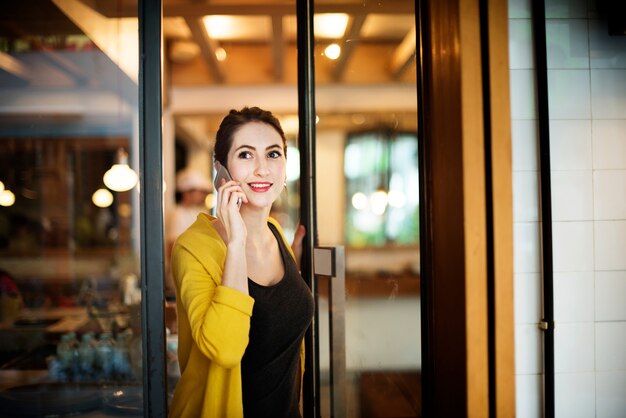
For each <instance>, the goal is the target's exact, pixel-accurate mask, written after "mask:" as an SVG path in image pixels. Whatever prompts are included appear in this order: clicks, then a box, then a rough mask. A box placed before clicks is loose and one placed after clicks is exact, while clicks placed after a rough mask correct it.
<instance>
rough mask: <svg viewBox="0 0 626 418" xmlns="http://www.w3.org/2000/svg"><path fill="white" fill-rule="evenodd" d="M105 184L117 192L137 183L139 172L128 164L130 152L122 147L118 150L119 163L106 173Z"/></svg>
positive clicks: (128, 188)
mask: <svg viewBox="0 0 626 418" xmlns="http://www.w3.org/2000/svg"><path fill="white" fill-rule="evenodd" d="M102 180H103V181H104V184H105V185H106V186H107V187H108V188H109V189H111V190H113V191H116V192H125V191H127V190H130V189H132V188H133V187H135V185H136V184H137V180H138V177H137V173H135V170H133V169H132V168H130V167H129V166H128V154H127V153H126V152H125V151H124V150H123V149H122V148H119V149H118V150H117V164H113V166H111V168H110V169H109V170H108V171H107V172H106V173H104V177H103V178H102Z"/></svg>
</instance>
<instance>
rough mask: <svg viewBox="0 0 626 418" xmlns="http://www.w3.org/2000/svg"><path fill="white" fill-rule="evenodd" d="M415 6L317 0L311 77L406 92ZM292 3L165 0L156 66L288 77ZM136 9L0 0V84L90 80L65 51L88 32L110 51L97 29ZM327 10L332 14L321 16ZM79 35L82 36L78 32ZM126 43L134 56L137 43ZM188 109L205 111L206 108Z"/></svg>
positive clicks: (277, 82)
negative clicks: (40, 58)
mask: <svg viewBox="0 0 626 418" xmlns="http://www.w3.org/2000/svg"><path fill="white" fill-rule="evenodd" d="M414 7H415V2H414V1H412V0H385V1H382V0H378V1H368V0H342V1H329V0H318V1H316V2H315V25H314V27H315V47H314V62H315V82H316V85H317V86H338V87H340V86H355V87H364V88H366V87H368V86H376V87H377V88H381V86H382V87H384V86H390V87H394V88H397V87H398V86H405V85H406V86H409V87H410V88H411V89H413V91H414V90H415V80H416V71H415V17H414ZM295 8H296V0H290V1H285V0H273V1H259V0H164V3H163V16H164V20H163V35H164V47H165V48H164V56H165V60H164V68H165V82H166V85H167V86H169V89H168V91H171V90H175V89H179V88H180V89H188V88H204V89H210V88H221V89H224V88H246V87H251V86H253V87H255V88H258V87H266V88H268V89H272V88H284V87H290V86H296V85H297V63H296V60H297V50H296V10H295ZM77 11H78V12H77ZM81 13H82V14H81ZM84 13H89V16H91V15H93V16H97V22H101V23H100V24H92V23H89V25H87V27H85V18H84V17H83V16H86V15H85V14H84ZM136 18H137V1H136V0H21V1H19V2H11V3H10V5H5V6H3V13H2V16H0V87H2V86H3V85H15V84H16V83H17V85H29V84H30V85H33V83H34V84H36V85H37V86H38V87H46V83H51V84H52V85H55V83H56V85H59V84H63V83H65V84H72V83H74V84H78V85H80V84H81V83H82V84H87V85H88V84H90V83H93V82H95V81H94V80H90V77H97V76H98V74H97V71H96V72H95V73H87V74H85V73H84V72H81V71H80V70H79V69H77V68H76V63H73V62H71V61H70V60H68V59H67V55H64V54H63V52H64V51H67V50H71V49H76V48H83V49H85V48H86V47H87V46H86V45H85V42H87V43H89V42H90V41H93V44H94V45H91V47H95V48H97V49H100V50H103V51H104V52H105V53H107V54H108V55H109V56H110V57H112V54H115V52H111V53H109V52H108V51H107V46H106V45H104V44H101V43H99V42H98V41H97V39H96V38H97V37H98V36H103V34H105V35H106V33H110V31H112V30H113V31H115V30H117V32H120V33H121V32H122V31H121V30H120V28H124V27H125V26H124V25H130V27H131V28H132V27H133V26H132V25H133V24H134V25H136ZM329 18H330V23H327V22H326V23H325V22H324V21H323V19H329ZM99 26H102V27H101V28H100V27H99ZM135 27H136V26H135ZM105 29H108V30H109V32H106V31H105ZM324 30H326V31H327V32H331V33H324ZM88 32H91V33H89V37H88V39H87V38H86V37H84V35H83V34H84V33H88ZM332 32H334V33H332ZM130 33H131V34H132V33H133V32H132V30H131V32H130ZM134 33H136V32H134ZM98 34H99V35H98ZM105 35H104V36H105ZM80 36H83V38H85V39H86V41H85V40H84V39H83V40H80ZM109 37H110V36H109ZM135 42H136V40H135ZM331 43H336V44H337V45H339V47H340V48H341V55H340V56H339V57H338V58H337V59H334V60H333V59H330V58H329V56H328V54H327V53H326V52H325V51H324V50H325V48H326V47H327V46H328V45H329V44H331ZM117 44H118V45H113V46H112V47H114V48H113V49H115V48H116V50H117V51H118V54H123V53H124V52H128V51H132V50H133V45H134V44H133V42H131V41H128V42H126V41H125V40H123V38H121V37H120V38H118V40H117ZM134 47H135V48H137V47H136V45H135V46H134ZM29 51H43V52H44V55H45V61H46V68H48V71H47V72H46V73H45V77H33V76H32V72H33V71H34V70H33V68H35V67H36V64H35V63H33V62H25V61H20V59H19V58H17V55H16V53H17V52H29ZM132 52H133V53H134V54H135V56H137V54H138V52H135V51H132ZM120 56H121V55H118V57H117V58H116V59H114V58H113V57H112V58H111V60H112V61H113V62H132V63H134V62H135V61H136V60H122V59H119V57H120ZM120 67H121V65H120ZM136 71H137V70H136V68H132V67H131V68H130V69H129V70H128V71H127V72H129V73H132V72H135V74H136ZM131 78H132V77H131ZM61 79H62V80H64V81H63V82H61V81H59V80H61ZM222 91H223V90H222ZM267 91H271V90H267ZM187 113H188V114H189V115H200V114H206V116H207V117H209V116H210V115H209V114H208V113H210V112H208V111H206V110H198V111H197V112H194V111H188V112H187ZM182 116H184V115H182ZM334 116H335V117H337V115H334ZM353 116H354V115H347V117H349V118H350V120H354V117H353Z"/></svg>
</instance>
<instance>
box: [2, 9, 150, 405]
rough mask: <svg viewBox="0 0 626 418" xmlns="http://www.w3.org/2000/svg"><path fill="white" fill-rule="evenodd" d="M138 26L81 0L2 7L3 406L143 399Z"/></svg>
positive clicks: (137, 402)
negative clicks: (80, 0)
mask: <svg viewBox="0 0 626 418" xmlns="http://www.w3.org/2000/svg"><path fill="white" fill-rule="evenodd" d="M137 34H138V30H137V19H136V18H124V19H120V18H118V15H117V14H116V12H115V11H111V10H108V11H106V12H103V11H100V10H95V9H92V8H91V7H88V6H86V5H85V4H84V3H82V2H78V1H74V0H55V1H47V0H39V1H30V2H18V3H15V4H14V5H12V6H11V8H10V10H5V11H4V12H3V13H2V16H1V17H0V94H1V95H2V105H1V106H0V181H1V182H2V187H0V189H3V191H1V192H0V205H1V206H0V269H1V270H2V272H1V273H0V339H1V340H2V341H3V343H2V344H1V345H0V410H2V411H3V412H6V411H12V412H13V413H15V414H16V415H19V416H44V415H46V416H48V415H50V416H52V415H54V416H66V415H73V416H82V415H89V416H93V415H92V414H93V413H96V414H98V416H108V415H114V414H116V413H117V412H118V411H121V410H125V411H127V410H133V411H141V410H142V408H143V404H142V386H141V385H142V374H141V364H142V360H141V359H142V356H141V331H140V328H139V324H140V320H139V319H140V318H139V315H140V311H141V310H140V302H141V292H140V288H139V273H140V272H139V233H138V225H139V219H138V216H139V205H138V188H137V186H136V184H137V174H136V170H137V168H138V156H137V148H138V138H137V135H138V133H137V132H138V130H137V126H138V110H137V91H138V89H137V79H138V68H137V65H138V64H137V63H138V38H137ZM129 166H130V167H129ZM112 167H115V169H114V170H113V171H114V172H113V173H110V169H111V168H112ZM131 167H132V168H131ZM120 170H121V174H120V173H116V172H118V171H120ZM95 411H100V412H99V413H98V412H95Z"/></svg>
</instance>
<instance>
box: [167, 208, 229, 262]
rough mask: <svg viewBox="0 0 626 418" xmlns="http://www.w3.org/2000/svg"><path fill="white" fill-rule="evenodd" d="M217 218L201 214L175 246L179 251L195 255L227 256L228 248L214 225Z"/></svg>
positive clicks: (177, 240)
mask: <svg viewBox="0 0 626 418" xmlns="http://www.w3.org/2000/svg"><path fill="white" fill-rule="evenodd" d="M214 219H215V218H214V217H213V216H211V215H209V214H206V213H201V214H199V215H198V218H197V219H196V221H195V222H194V223H193V224H191V226H190V227H189V228H188V229H187V230H186V231H185V232H183V233H182V234H181V235H180V236H179V237H178V238H177V239H176V243H175V244H174V245H175V247H178V248H179V249H182V248H184V249H185V250H187V251H188V252H190V253H192V254H193V255H199V254H219V253H220V252H224V255H225V254H226V246H225V245H224V241H223V240H222V238H221V237H220V235H219V233H218V232H217V230H216V229H215V226H214V225H213V220H214Z"/></svg>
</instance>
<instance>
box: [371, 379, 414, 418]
mask: <svg viewBox="0 0 626 418" xmlns="http://www.w3.org/2000/svg"><path fill="white" fill-rule="evenodd" d="M359 383H360V384H359V386H360V389H359V392H360V410H361V411H360V412H361V417H363V418H383V417H384V418H412V417H421V416H422V414H421V410H422V379H421V374H420V373H417V372H365V373H362V374H361V377H360V379H359Z"/></svg>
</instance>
